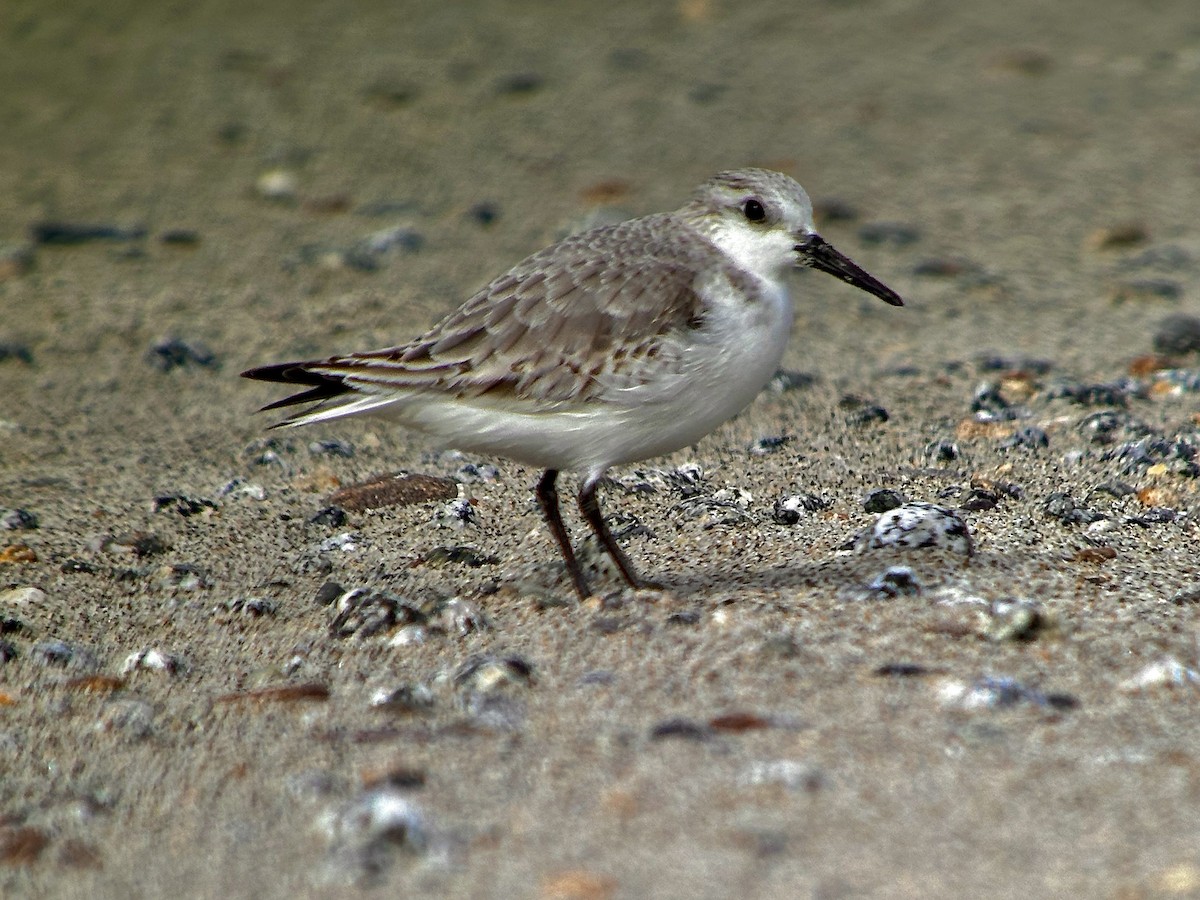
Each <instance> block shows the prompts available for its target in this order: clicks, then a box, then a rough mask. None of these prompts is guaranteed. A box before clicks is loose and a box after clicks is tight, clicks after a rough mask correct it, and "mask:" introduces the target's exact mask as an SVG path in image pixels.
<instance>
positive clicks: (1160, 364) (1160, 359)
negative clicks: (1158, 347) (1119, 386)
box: [1129, 353, 1175, 378]
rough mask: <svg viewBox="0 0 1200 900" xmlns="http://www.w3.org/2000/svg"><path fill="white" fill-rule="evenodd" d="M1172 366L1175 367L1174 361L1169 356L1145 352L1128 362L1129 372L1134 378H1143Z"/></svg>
mask: <svg viewBox="0 0 1200 900" xmlns="http://www.w3.org/2000/svg"><path fill="white" fill-rule="evenodd" d="M1173 368H1175V361H1174V360H1173V359H1171V358H1170V357H1167V356H1159V355H1158V354H1157V353H1147V354H1146V355H1145V356H1139V357H1137V358H1136V359H1134V360H1133V361H1132V362H1131V363H1130V364H1129V374H1130V375H1132V376H1133V377H1134V378H1143V377H1145V376H1146V375H1150V374H1152V373H1154V372H1161V371H1162V370H1163V369H1173Z"/></svg>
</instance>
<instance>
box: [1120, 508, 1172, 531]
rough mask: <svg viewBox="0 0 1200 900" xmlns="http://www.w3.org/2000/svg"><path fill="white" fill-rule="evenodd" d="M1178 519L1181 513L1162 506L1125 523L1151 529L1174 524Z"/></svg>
mask: <svg viewBox="0 0 1200 900" xmlns="http://www.w3.org/2000/svg"><path fill="white" fill-rule="evenodd" d="M1178 518H1179V513H1177V512H1175V510H1173V509H1167V508H1165V507H1162V506H1154V507H1151V508H1150V509H1148V510H1146V511H1145V512H1144V513H1142V514H1141V515H1140V516H1130V517H1129V518H1128V519H1126V520H1125V521H1126V522H1128V523H1129V524H1130V525H1140V526H1141V527H1142V528H1150V527H1152V526H1154V525H1165V524H1167V523H1168V522H1174V521H1175V520H1176V519H1178Z"/></svg>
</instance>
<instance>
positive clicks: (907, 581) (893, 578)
mask: <svg viewBox="0 0 1200 900" xmlns="http://www.w3.org/2000/svg"><path fill="white" fill-rule="evenodd" d="M867 590H868V591H870V592H871V593H874V594H878V595H879V596H881V597H889V598H892V597H915V596H916V595H917V594H920V593H921V582H919V581H918V580H917V576H916V575H915V574H914V573H913V570H912V569H910V568H909V567H908V566H892V567H890V568H889V569H887V570H886V571H884V572H883V573H882V574H880V575H879V577H877V578H876V579H875V580H874V581H872V582H871V583H870V584H869V585H867Z"/></svg>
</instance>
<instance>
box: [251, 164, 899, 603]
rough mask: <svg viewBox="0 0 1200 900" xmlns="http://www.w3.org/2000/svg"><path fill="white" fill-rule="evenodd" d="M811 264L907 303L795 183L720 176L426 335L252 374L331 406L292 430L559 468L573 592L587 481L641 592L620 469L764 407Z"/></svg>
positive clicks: (550, 490) (482, 295)
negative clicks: (339, 428) (618, 514)
mask: <svg viewBox="0 0 1200 900" xmlns="http://www.w3.org/2000/svg"><path fill="white" fill-rule="evenodd" d="M809 266H811V267H812V268H814V269H820V270H821V271H822V272H827V273H829V274H830V275H834V276H836V277H837V278H840V279H841V280H842V281H845V282H847V283H848V284H852V285H854V286H855V287H857V288H861V289H862V290H864V291H867V292H868V293H871V294H874V295H875V296H876V297H879V298H880V299H881V300H883V301H885V302H887V303H890V304H892V305H893V306H901V305H903V301H902V300H901V299H900V296H899V295H898V294H896V292H895V291H893V290H892V289H891V288H889V287H887V286H886V285H884V284H883V283H882V282H880V281H878V280H877V279H875V278H873V277H872V276H871V275H868V274H867V273H866V272H864V271H863V270H862V269H860V268H859V267H858V266H857V265H855V264H854V263H853V262H851V261H850V260H849V259H847V258H846V257H845V256H843V255H842V254H841V253H839V252H838V251H837V250H835V249H834V248H833V247H832V246H830V245H829V244H828V243H826V241H825V240H823V239H822V238H821V236H820V235H818V234H817V233H816V231H815V229H814V227H813V221H812V204H811V202H810V201H809V199H808V195H807V194H805V192H804V189H803V188H801V187H800V185H798V184H797V183H796V182H795V181H793V180H792V179H791V178H789V177H787V176H786V175H781V174H779V173H777V172H770V171H767V170H765V169H737V170H734V171H729V172H722V173H720V174H718V175H715V176H713V177H712V178H711V179H709V180H708V181H707V182H705V183H704V184H703V185H701V186H700V188H698V189H697V191H696V192H695V194H694V195H693V196H692V198H691V200H689V201H688V202H687V203H686V204H684V205H683V206H682V207H680V208H679V209H678V210H676V211H675V212H670V213H660V214H658V215H651V216H645V217H643V218H640V219H632V220H630V221H628V222H623V223H621V224H619V225H611V226H606V227H603V228H597V229H594V230H592V231H587V232H584V233H581V234H575V235H572V236H570V237H568V238H565V239H564V240H562V241H560V242H558V243H557V244H554V245H552V246H550V247H547V248H546V249H545V250H542V251H541V252H539V253H535V254H534V255H533V256H531V257H529V258H528V259H526V260H525V261H524V262H520V263H517V265H515V266H513V268H511V269H509V270H508V271H507V272H505V273H504V274H503V275H501V276H499V277H498V278H496V279H495V280H493V281H492V282H491V283H490V284H488V285H487V286H486V287H484V288H483V289H482V290H481V291H479V292H478V293H477V294H475V296H473V297H471V299H470V300H468V301H467V302H466V303H465V304H463V305H462V306H461V307H460V308H459V309H457V310H456V311H454V312H453V313H451V314H450V315H449V316H448V317H446V318H445V319H443V320H442V321H441V322H440V323H439V324H438V325H435V326H434V327H433V329H432V330H430V331H428V332H426V333H425V334H424V335H422V336H421V337H419V338H417V339H416V340H414V341H412V342H410V343H407V344H402V345H400V346H398V347H389V348H386V349H383V350H372V351H367V352H363V353H350V354H347V355H345V356H333V357H330V358H329V359H324V360H314V361H310V362H289V363H281V364H278V365H271V366H263V367H260V368H255V369H250V370H249V371H247V372H243V373H242V374H243V375H244V376H245V377H247V378H256V379H260V380H262V381H276V382H283V383H286V384H297V385H303V386H304V387H305V388H306V390H303V391H301V392H300V393H297V394H294V395H292V396H290V397H287V398H285V399H283V400H279V401H277V402H275V403H271V404H269V405H268V406H265V407H263V409H264V410H266V409H277V408H279V407H285V406H291V405H293V404H301V403H309V402H312V403H315V404H316V405H315V406H314V407H312V408H311V409H308V410H306V411H304V412H300V413H297V414H296V415H293V416H292V417H290V418H288V419H286V420H285V421H283V422H280V423H279V425H278V426H276V427H286V426H295V425H307V424H310V423H313V422H324V421H326V420H328V419H336V418H340V417H341V416H349V415H355V414H358V413H367V412H370V413H379V414H384V415H388V416H390V417H392V418H393V419H395V420H396V421H397V422H398V423H399V424H401V425H403V426H405V427H407V428H412V429H416V430H418V431H421V432H424V433H426V434H428V435H431V436H433V437H434V438H436V439H437V440H438V441H439V442H441V443H443V444H445V445H447V446H452V447H456V448H458V449H460V450H467V451H471V452H474V453H481V454H487V455H495V456H502V457H507V458H508V459H512V460H515V461H517V462H520V463H523V464H525V465H529V466H535V467H537V468H539V469H543V470H544V474H543V475H542V477H541V480H540V481H539V482H538V484H537V498H538V502H539V503H540V505H541V508H542V512H543V513H544V514H545V517H546V521H547V523H548V524H549V526H550V531H551V532H552V533H553V535H554V538H555V540H556V541H557V542H558V546H559V548H560V549H561V551H562V556H563V559H564V561H565V562H566V567H567V571H568V573H569V574H570V576H571V581H572V582H573V584H574V586H575V590H576V591H577V592H578V593H579V596H580V597H581V598H586V597H587V596H588V595H589V589H588V584H587V581H586V579H585V578H584V575H583V571H582V569H581V567H580V565H579V562H578V561H577V559H576V556H575V552H574V550H573V549H572V547H571V542H570V539H569V538H568V536H567V530H566V527H565V526H564V525H563V520H562V514H561V513H560V511H559V506H558V492H557V489H556V487H555V482H556V480H557V478H558V473H559V472H560V471H563V470H565V471H571V472H576V473H578V474H579V475H580V476H582V479H583V481H582V486H581V487H580V490H579V495H578V502H579V509H580V511H581V512H582V513H583V517H584V519H585V520H586V521H587V523H588V525H589V526H590V527H591V529H592V531H594V532H595V534H596V536H597V538H599V540H600V543H601V544H602V545H603V546H604V548H605V550H606V551H607V552H608V554H609V555H610V556H611V557H612V559H613V561H614V562H615V563H616V565H617V568H618V569H619V570H620V572H621V574H622V575H623V576H624V578H625V580H626V581H627V582H628V583H629V584H630V585H631V586H633V587H635V588H641V587H653V586H654V585H652V584H651V583H650V582H647V581H645V580H643V579H642V578H641V577H639V576H638V575H637V573H636V572H635V570H634V567H633V564H632V563H631V562H630V560H629V558H628V557H627V556H626V555H625V553H624V552H623V551H622V550H621V548H620V547H619V546H618V545H617V542H616V540H615V539H614V538H613V536H612V533H611V532H610V531H609V529H608V526H607V525H606V524H605V522H604V516H603V515H602V514H601V511H600V503H599V500H598V499H597V497H596V487H597V485H598V484H599V482H600V479H601V478H602V477H603V476H604V473H605V471H606V470H607V469H608V468H609V467H611V466H615V465H620V464H622V463H630V462H634V461H637V460H642V459H648V458H650V457H653V456H661V455H663V454H666V453H671V452H674V451H675V450H679V449H681V448H683V447H687V446H689V445H691V444H694V443H695V442H696V441H698V440H699V439H700V438H702V437H704V435H706V434H708V433H709V432H710V431H712V430H713V429H715V428H716V427H717V426H718V425H720V424H721V423H722V422H724V421H725V420H727V419H729V418H730V417H732V416H734V415H736V414H737V413H738V412H740V411H741V410H742V409H744V408H745V407H746V406H747V405H749V403H750V401H751V400H753V399H754V397H755V395H756V394H758V392H759V391H760V390H761V389H762V387H763V386H764V385H765V384H766V383H767V381H768V379H770V378H771V376H772V375H773V374H774V373H775V371H776V369H777V368H778V367H779V362H780V360H781V358H782V357H783V351H784V348H785V346H786V345H787V340H788V333H789V331H790V330H791V325H792V307H791V303H790V301H789V299H788V293H787V287H786V285H785V283H784V273H785V272H786V270H788V269H791V268H805V267H809Z"/></svg>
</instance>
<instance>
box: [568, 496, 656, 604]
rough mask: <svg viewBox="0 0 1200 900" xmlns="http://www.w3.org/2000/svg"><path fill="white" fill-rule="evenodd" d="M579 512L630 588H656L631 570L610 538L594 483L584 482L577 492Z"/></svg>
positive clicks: (627, 560) (614, 540) (625, 558)
mask: <svg viewBox="0 0 1200 900" xmlns="http://www.w3.org/2000/svg"><path fill="white" fill-rule="evenodd" d="M579 510H580V512H582V513H583V517H584V518H585V519H587V523H588V525H590V526H592V531H594V532H596V537H598V538H600V543H601V544H603V545H604V549H605V550H607V551H608V555H609V556H611V557H612V560H613V562H615V563H616V564H617V568H618V569H620V570H621V574H622V575H624V576H625V580H626V581H627V582H629V586H630V587H632V588H638V589H642V588H657V587H658V585H657V584H655V583H654V582H653V581H647V580H646V579H645V578H642V577H641V576H640V575H638V573H637V572H635V571H634V570H633V563H632V562H630V560H629V557H628V556H626V555H625V551H623V550H622V549H621V548H620V546H619V545H618V544H617V539H616V538H614V537H613V536H612V532H611V531H609V530H608V526H607V525H605V524H604V515H603V514H602V513H601V512H600V501H599V500H598V499H597V498H596V483H594V482H593V483H588V482H584V485H583V488H582V489H581V490H580V491H579Z"/></svg>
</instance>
